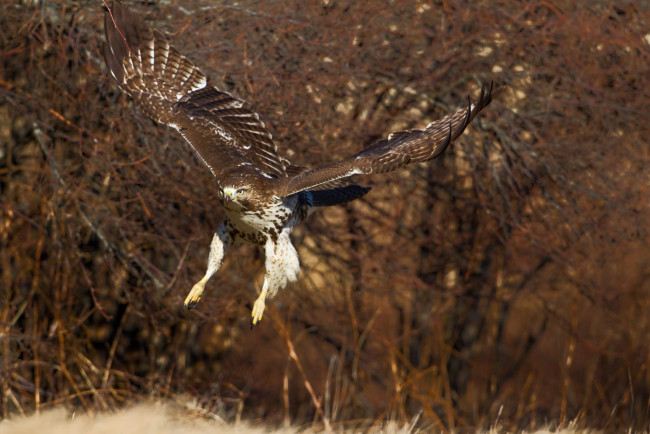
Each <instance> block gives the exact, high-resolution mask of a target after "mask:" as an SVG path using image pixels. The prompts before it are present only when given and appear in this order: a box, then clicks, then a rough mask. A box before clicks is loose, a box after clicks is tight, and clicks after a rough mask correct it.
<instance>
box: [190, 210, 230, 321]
mask: <svg viewBox="0 0 650 434" xmlns="http://www.w3.org/2000/svg"><path fill="white" fill-rule="evenodd" d="M232 243H233V239H232V237H231V236H230V234H229V233H228V226H227V225H226V222H223V223H221V225H220V226H219V229H217V232H215V234H214V237H212V243H211V244H210V256H209V257H208V269H207V271H206V272H205V276H203V279H201V280H199V281H198V282H197V283H196V285H194V287H192V290H191V291H190V293H189V294H188V295H187V298H186V299H185V303H183V308H184V309H187V310H190V309H194V308H195V307H196V305H197V304H198V302H199V300H201V295H203V290H204V289H205V284H206V283H207V281H208V280H209V279H210V277H212V275H213V274H214V273H216V272H217V271H218V270H219V268H221V264H223V257H224V255H225V254H226V251H227V250H228V248H229V247H230V246H231V245H232Z"/></svg>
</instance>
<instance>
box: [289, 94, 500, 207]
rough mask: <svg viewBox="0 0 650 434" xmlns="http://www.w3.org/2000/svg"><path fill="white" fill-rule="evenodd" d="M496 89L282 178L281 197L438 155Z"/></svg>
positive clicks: (483, 105)
mask: <svg viewBox="0 0 650 434" xmlns="http://www.w3.org/2000/svg"><path fill="white" fill-rule="evenodd" d="M493 90H494V85H493V83H491V84H490V87H489V88H488V89H487V91H486V90H485V86H483V87H482V88H481V95H480V96H479V98H478V100H477V101H476V103H474V104H472V102H471V100H469V102H468V105H467V107H462V108H459V109H457V110H456V111H455V112H454V113H451V114H449V115H447V116H445V117H443V118H442V119H439V120H437V121H434V122H432V123H430V124H429V125H427V127H426V128H425V129H423V130H411V131H398V132H394V133H392V134H390V136H388V139H385V140H380V141H379V142H377V143H375V144H373V145H371V146H369V147H367V148H366V149H364V150H363V151H361V152H359V153H357V154H355V155H353V156H351V157H349V158H346V159H344V160H341V161H337V162H334V163H331V164H328V165H326V166H323V167H321V168H318V169H313V170H307V171H303V172H300V173H297V174H296V175H294V176H290V177H289V178H284V179H278V180H277V182H278V184H279V186H278V191H279V192H280V195H281V196H288V195H291V194H294V193H297V192H300V191H304V190H314V189H317V188H318V187H319V186H324V185H329V184H332V183H333V182H335V181H337V180H341V179H343V178H347V177H350V176H353V175H368V174H373V173H385V172H390V171H392V170H395V169H399V168H400V167H403V166H405V165H407V164H410V163H416V162H420V161H427V160H431V159H433V158H436V157H437V156H438V155H440V154H441V153H442V152H444V150H445V149H446V148H447V146H448V145H449V144H450V143H451V142H452V141H454V140H455V139H456V138H458V136H460V135H461V133H462V132H463V131H464V130H465V128H466V127H467V125H468V124H469V123H470V122H471V121H472V119H474V117H475V116H476V115H477V114H478V113H479V112H480V111H481V110H482V109H483V108H485V107H486V106H487V105H488V104H489V103H490V102H491V101H492V96H493Z"/></svg>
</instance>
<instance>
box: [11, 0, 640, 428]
mask: <svg viewBox="0 0 650 434" xmlns="http://www.w3.org/2000/svg"><path fill="white" fill-rule="evenodd" d="M134 7H135V8H137V10H138V11H139V12H141V13H144V14H148V15H149V16H150V17H151V20H152V23H154V24H155V25H156V27H158V28H161V29H163V30H165V31H167V32H168V33H169V34H170V38H171V39H173V41H174V44H175V45H176V47H177V48H179V49H182V52H183V53H184V54H185V55H187V56H188V57H190V58H191V59H193V60H194V61H195V62H197V63H199V64H200V65H201V67H202V70H203V72H205V73H206V74H207V75H210V76H211V77H214V78H218V79H220V83H218V84H219V85H220V86H221V87H222V88H223V89H225V90H227V91H230V92H232V93H233V94H235V95H237V96H238V97H241V98H243V99H246V100H248V101H251V102H254V106H253V108H254V109H255V110H256V111H257V112H259V113H260V114H261V116H262V117H263V119H264V121H265V122H266V124H267V126H269V128H270V130H271V132H272V133H273V137H274V140H275V141H276V142H277V143H278V145H279V146H280V148H281V149H283V150H285V152H287V155H288V157H290V158H291V159H292V160H296V161H301V162H304V163H305V164H309V165H312V166H319V165H322V164H325V163H327V162H329V161H331V160H330V156H331V155H336V156H344V155H350V154H351V153H353V152H357V151H359V150H360V149H362V148H363V147H364V146H367V145H369V144H371V143H373V142H375V141H377V140H379V139H382V138H385V137H386V135H387V133H389V132H390V131H394V130H402V129H412V128H420V127H423V126H425V125H426V124H427V123H428V122H430V121H431V120H433V119H435V118H437V117H440V116H441V115H442V114H445V113H447V111H448V110H449V109H450V108H452V107H455V106H456V104H457V103H458V101H461V100H464V99H465V97H466V95H467V94H470V95H472V96H476V95H477V93H478V89H479V87H480V82H484V81H489V80H492V79H499V80H502V81H506V82H507V83H508V90H507V91H506V92H505V93H504V94H503V95H502V96H501V97H500V98H498V99H497V100H495V101H493V103H492V105H491V106H490V109H489V110H488V111H486V112H485V113H482V114H481V115H480V116H479V117H478V118H477V119H476V120H475V121H474V122H473V123H472V125H470V127H469V129H468V130H467V131H466V132H465V133H464V135H463V136H461V138H460V139H459V141H458V142H457V143H455V144H454V145H453V146H452V147H450V148H449V149H448V150H447V151H446V155H445V156H444V158H441V159H438V160H437V161H435V162H434V164H427V165H422V166H415V167H413V169H411V170H407V171H405V172H400V173H396V174H390V175H387V176H386V177H385V178H377V179H373V180H372V186H373V189H372V191H371V192H370V193H369V194H368V195H367V196H366V197H364V198H363V199H362V200H360V201H357V202H356V203H353V204H350V205H347V206H344V207H337V208H332V209H328V210H326V211H325V212H321V213H319V214H315V215H314V216H312V218H311V220H309V221H307V222H306V225H305V226H303V228H302V230H300V231H297V232H296V233H294V235H295V237H294V239H296V244H297V245H300V246H301V247H300V249H299V254H300V256H301V258H302V275H301V278H300V281H299V283H296V284H294V285H292V286H290V287H289V288H288V289H287V290H285V291H284V292H283V293H281V294H280V295H279V296H278V298H277V299H276V300H277V303H275V304H269V305H268V306H267V310H268V312H266V313H265V315H268V319H270V321H268V322H266V324H264V323H263V324H262V327H260V328H259V329H258V330H256V331H255V333H250V332H249V330H248V323H247V313H248V311H249V309H250V306H247V302H248V300H249V299H250V298H251V295H252V291H253V290H254V289H255V288H258V287H259V283H260V279H261V277H262V275H261V270H262V268H263V267H262V266H261V265H262V263H261V256H260V255H258V256H255V254H254V253H253V252H254V250H253V249H252V248H249V247H241V248H239V251H238V250H237V249H235V251H234V252H232V254H231V256H230V257H229V259H228V260H227V261H226V263H225V265H224V268H223V269H222V270H221V272H220V273H219V274H218V275H217V276H215V277H214V278H213V280H212V281H211V282H210V284H209V286H208V287H207V289H206V291H207V292H206V295H205V296H204V298H203V299H202V305H201V306H199V308H198V309H197V310H196V311H195V312H192V313H191V314H184V313H182V312H181V310H180V308H179V306H180V305H181V304H182V301H183V298H184V297H185V294H186V293H187V290H188V289H189V288H190V287H191V285H192V283H193V282H194V280H195V279H196V276H200V275H201V274H202V272H203V267H204V261H205V257H206V256H207V246H208V245H209V237H210V236H211V231H213V230H214V229H215V228H216V227H217V225H218V224H219V223H220V221H221V220H222V218H223V215H222V214H221V210H220V208H219V207H218V204H217V198H216V194H217V193H216V190H215V188H214V184H213V181H212V180H211V175H210V174H209V172H208V171H206V170H204V169H203V168H202V167H201V166H200V163H199V162H198V161H196V159H195V158H194V157H193V156H192V154H191V151H190V150H188V149H187V147H186V146H184V144H183V143H182V142H181V140H180V139H178V138H177V137H176V136H175V135H174V133H173V132H171V131H168V130H167V129H165V128H159V127H157V126H156V125H154V124H153V123H152V122H151V121H150V120H148V119H147V118H146V117H145V115H143V114H141V113H139V112H138V111H137V110H135V109H134V107H133V106H132V104H131V103H130V101H129V99H128V98H127V97H126V96H124V95H122V94H121V93H119V91H118V90H117V88H116V87H115V86H114V84H113V83H112V81H111V79H110V77H109V76H108V75H107V71H106V69H105V67H104V64H103V59H102V55H101V47H102V43H103V41H102V38H103V25H102V20H103V10H102V4H101V2H91V3H86V4H84V5H83V7H82V6H80V5H79V4H78V3H74V2H70V3H66V2H44V3H43V4H39V5H38V6H37V5H32V4H29V2H27V3H25V2H23V3H21V4H14V3H6V4H3V5H2V6H0V28H2V29H3V31H2V32H0V246H1V247H0V363H2V369H1V370H0V414H2V416H7V415H10V414H15V413H25V414H30V413H32V412H34V411H35V410H42V409H46V408H50V407H55V406H58V405H66V406H70V407H73V408H76V409H80V410H113V409H116V408H119V407H122V406H124V405H125V404H127V403H130V402H133V401H136V400H139V399H140V398H142V397H145V396H147V397H148V396H152V395H153V396H156V397H165V398H175V397H178V396H183V397H191V398H193V399H196V402H197V404H198V406H200V407H201V408H203V409H204V410H205V411H206V412H207V413H210V414H217V415H219V416H220V417H223V418H224V419H226V420H236V419H238V418H240V417H241V418H244V419H247V420H252V421H261V420H262V419H263V420H264V421H265V422H266V423H269V424H276V425H279V424H282V423H283V422H286V423H290V424H295V425H301V424H306V423H313V425H314V426H315V427H322V426H324V421H325V420H327V421H328V423H329V424H330V425H331V427H332V428H333V429H343V428H348V427H357V428H359V429H361V427H364V426H371V425H373V424H374V423H375V422H376V421H380V420H386V419H392V420H398V421H401V422H410V421H412V420H415V419H414V418H415V417H416V416H418V415H419V418H417V422H416V423H415V426H416V428H420V429H423V430H425V431H429V430H452V429H459V428H461V427H487V426H489V425H492V424H494V423H495V421H498V423H499V424H500V425H501V426H503V427H504V428H507V429H512V430H519V429H523V428H527V427H531V426H537V425H540V424H544V423H546V422H549V421H552V422H554V423H556V424H557V425H562V424H568V423H569V422H570V421H575V423H576V424H578V425H580V426H590V427H594V428H601V429H605V430H612V431H620V430H624V429H644V428H645V429H647V427H648V408H647V406H648V402H650V389H649V388H648V383H647V377H648V366H650V363H649V361H648V354H650V348H649V344H648V342H649V341H648V338H647V337H648V335H649V334H650V323H648V320H647V317H648V315H647V312H648V310H649V309H650V305H649V301H648V300H650V297H649V296H648V295H649V294H648V293H649V291H650V285H649V283H648V282H650V280H648V278H647V274H648V273H647V271H648V270H647V264H648V263H649V261H650V254H649V252H648V245H650V243H649V241H650V239H649V233H648V229H649V228H650V226H649V222H650V215H649V214H650V212H649V211H650V210H649V208H648V197H649V193H650V191H649V190H650V183H649V182H648V176H647V167H648V164H649V163H650V155H649V149H650V148H649V146H648V139H647V137H649V136H650V127H649V125H650V119H649V117H650V115H649V113H648V110H647V102H648V100H649V97H650V94H649V93H650V91H648V89H650V74H648V66H647V65H648V64H649V61H650V36H648V30H647V29H648V28H650V26H649V25H648V24H649V22H650V12H649V11H648V10H647V8H643V7H642V6H640V5H636V4H634V3H629V4H621V5H612V4H611V2H604V1H600V2H587V1H579V2H577V3H576V2H569V1H564V0H562V1H557V2H547V1H538V2H536V1H532V2H527V3H523V4H522V3H521V2H516V1H510V0H503V1H499V2H496V3H495V2H487V1H485V2H461V1H456V2H442V3H440V4H438V3H435V4H429V3H422V2H421V3H417V2H412V1H406V0H396V1H393V2H390V3H387V4H383V3H381V2H355V3H350V4H343V3H340V2H336V1H322V0H319V1H316V0H314V1H311V0H308V1H306V2H305V1H300V2H298V1H297V0H296V1H293V0H290V1H286V2H267V3H264V4H260V3H259V2H252V1H243V2H239V3H238V4H237V5H236V6H229V5H217V4H215V3H213V2H207V1H199V0H190V1H186V2H182V4H181V3H173V4H170V5H162V4H161V5H142V4H138V5H134ZM477 121H478V122H477ZM307 385H308V386H307Z"/></svg>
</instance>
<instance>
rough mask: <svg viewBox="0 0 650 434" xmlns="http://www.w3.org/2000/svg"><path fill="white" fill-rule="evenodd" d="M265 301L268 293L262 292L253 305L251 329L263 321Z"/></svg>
mask: <svg viewBox="0 0 650 434" xmlns="http://www.w3.org/2000/svg"><path fill="white" fill-rule="evenodd" d="M264 299H266V292H265V291H262V293H261V294H260V296H259V297H257V300H255V303H254V304H253V311H252V312H251V328H252V327H253V326H255V325H257V324H258V323H259V322H260V321H262V315H263V314H264Z"/></svg>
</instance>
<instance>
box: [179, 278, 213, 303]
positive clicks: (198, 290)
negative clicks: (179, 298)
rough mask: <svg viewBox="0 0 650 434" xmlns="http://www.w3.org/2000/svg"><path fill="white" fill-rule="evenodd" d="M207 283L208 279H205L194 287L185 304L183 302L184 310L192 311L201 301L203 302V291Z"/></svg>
mask: <svg viewBox="0 0 650 434" xmlns="http://www.w3.org/2000/svg"><path fill="white" fill-rule="evenodd" d="M205 282H207V279H206V278H205V277H204V278H203V279H201V280H199V281H198V282H197V283H196V284H195V285H194V286H193V287H192V290H191V291H190V293H189V294H187V297H186V298H185V302H183V309H185V310H192V309H194V308H195V307H196V305H197V304H199V300H201V296H202V295H203V290H204V289H205Z"/></svg>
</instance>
